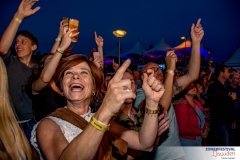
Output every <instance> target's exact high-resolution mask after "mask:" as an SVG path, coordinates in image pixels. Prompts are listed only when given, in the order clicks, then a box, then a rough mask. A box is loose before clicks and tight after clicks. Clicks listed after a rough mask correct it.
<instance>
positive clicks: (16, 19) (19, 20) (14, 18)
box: [13, 17, 22, 23]
mask: <svg viewBox="0 0 240 160" xmlns="http://www.w3.org/2000/svg"><path fill="white" fill-rule="evenodd" d="M13 20H14V21H16V22H18V23H22V20H21V19H19V18H17V17H13Z"/></svg>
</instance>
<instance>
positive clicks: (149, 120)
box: [110, 69, 164, 151]
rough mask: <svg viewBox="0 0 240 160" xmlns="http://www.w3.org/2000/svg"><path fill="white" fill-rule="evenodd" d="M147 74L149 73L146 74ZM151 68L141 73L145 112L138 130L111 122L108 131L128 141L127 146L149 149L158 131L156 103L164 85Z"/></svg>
mask: <svg viewBox="0 0 240 160" xmlns="http://www.w3.org/2000/svg"><path fill="white" fill-rule="evenodd" d="M148 74H150V75H149V76H148ZM153 75H154V71H153V70H152V69H149V70H147V73H144V74H143V85H142V87H143V91H144V94H145V95H146V106H145V109H146V113H145V115H144V121H143V124H142V127H141V129H140V131H139V132H136V131H133V130H127V129H124V128H123V127H121V126H119V125H116V124H115V123H114V122H112V123H111V124H113V125H112V128H110V132H112V133H113V134H115V135H116V136H120V137H121V138H122V139H124V140H125V141H127V142H128V145H129V148H132V149H136V150H142V151H151V150H152V149H153V145H154V142H155V139H156V136H157V131H158V111H159V109H158V103H159V100H160V98H161V97H162V95H163V93H164V86H163V85H162V84H161V82H160V81H159V80H157V79H156V78H155V77H154V76H153Z"/></svg>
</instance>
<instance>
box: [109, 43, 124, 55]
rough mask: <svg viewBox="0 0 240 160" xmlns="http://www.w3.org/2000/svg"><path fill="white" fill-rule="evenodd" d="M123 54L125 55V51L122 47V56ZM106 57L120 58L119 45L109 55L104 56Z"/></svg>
mask: <svg viewBox="0 0 240 160" xmlns="http://www.w3.org/2000/svg"><path fill="white" fill-rule="evenodd" d="M123 53H125V51H124V50H123V49H122V48H121V46H120V55H121V54H123ZM104 57H118V45H116V47H115V48H114V49H113V50H111V51H110V52H109V53H107V54H106V55H104Z"/></svg>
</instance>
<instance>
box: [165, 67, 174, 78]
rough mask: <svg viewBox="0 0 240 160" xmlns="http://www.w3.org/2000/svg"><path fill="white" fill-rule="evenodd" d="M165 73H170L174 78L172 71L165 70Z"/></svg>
mask: <svg viewBox="0 0 240 160" xmlns="http://www.w3.org/2000/svg"><path fill="white" fill-rule="evenodd" d="M166 73H170V74H171V75H172V76H174V71H173V70H171V69H167V70H166Z"/></svg>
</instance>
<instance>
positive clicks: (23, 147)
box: [0, 58, 32, 160]
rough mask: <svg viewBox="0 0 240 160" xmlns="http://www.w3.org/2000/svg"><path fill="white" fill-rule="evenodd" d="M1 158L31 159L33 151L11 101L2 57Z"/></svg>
mask: <svg viewBox="0 0 240 160" xmlns="http://www.w3.org/2000/svg"><path fill="white" fill-rule="evenodd" d="M0 93H1V96H0V110H1V112H0V159H13V160H17V159H21V160H25V159H28V160H31V159H32V151H31V148H30V145H29V143H28V140H27V138H26V137H25V135H24V133H23V132H22V130H21V128H20V127H19V125H18V123H17V120H16V118H15V115H14V113H13V110H12V106H11V105H10V101H9V94H8V80H7V72H6V68H5V65H4V63H3V60H2V58H0Z"/></svg>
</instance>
